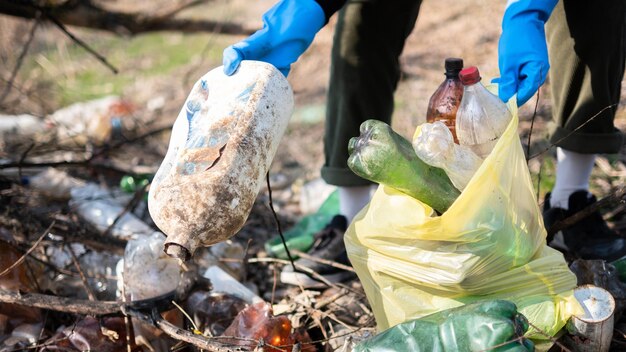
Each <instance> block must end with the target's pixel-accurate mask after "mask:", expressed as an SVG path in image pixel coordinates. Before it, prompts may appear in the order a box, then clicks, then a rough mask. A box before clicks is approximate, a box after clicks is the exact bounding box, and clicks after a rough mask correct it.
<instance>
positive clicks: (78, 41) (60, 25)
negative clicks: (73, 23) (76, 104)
mask: <svg viewBox="0 0 626 352" xmlns="http://www.w3.org/2000/svg"><path fill="white" fill-rule="evenodd" d="M44 15H45V16H46V18H48V19H49V20H50V22H52V23H54V25H55V26H57V27H58V28H59V29H60V30H61V31H62V32H63V33H65V35H67V36H68V37H70V39H72V40H73V41H74V42H75V43H76V44H78V45H79V46H81V47H82V48H83V49H85V50H87V52H89V53H90V54H91V55H93V56H94V57H95V58H96V59H97V60H98V61H100V62H101V63H102V64H103V65H104V66H106V67H107V68H108V69H109V70H111V72H113V73H114V74H118V73H119V70H118V69H117V68H116V67H115V66H113V65H111V63H109V61H107V59H106V58H105V57H104V56H102V55H100V54H98V52H97V51H95V50H94V49H92V48H91V47H90V46H89V45H87V43H85V42H84V41H82V40H81V39H80V38H78V37H76V36H75V35H74V34H72V32H70V31H69V30H68V29H67V28H66V27H65V25H64V24H63V23H61V21H59V20H58V19H57V18H56V17H54V16H52V15H51V14H50V13H48V12H44Z"/></svg>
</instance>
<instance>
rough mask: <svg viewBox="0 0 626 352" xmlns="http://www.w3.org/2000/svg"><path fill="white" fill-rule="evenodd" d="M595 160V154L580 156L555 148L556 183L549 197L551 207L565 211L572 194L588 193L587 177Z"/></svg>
mask: <svg viewBox="0 0 626 352" xmlns="http://www.w3.org/2000/svg"><path fill="white" fill-rule="evenodd" d="M595 160H596V155H595V154H580V153H576V152H572V151H570V150H565V149H562V148H560V147H557V148H556V182H555V184H554V189H553V190H552V195H551V196H550V206H551V207H553V208H563V209H566V210H567V209H568V208H569V196H570V195H571V194H572V193H574V192H576V191H580V190H586V191H589V177H590V176H591V170H593V164H594V162H595Z"/></svg>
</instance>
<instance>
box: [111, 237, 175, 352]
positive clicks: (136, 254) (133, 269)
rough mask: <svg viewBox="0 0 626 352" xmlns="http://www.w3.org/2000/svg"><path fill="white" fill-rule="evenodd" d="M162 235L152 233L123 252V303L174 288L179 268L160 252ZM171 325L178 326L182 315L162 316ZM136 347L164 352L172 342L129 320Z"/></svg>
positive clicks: (127, 246)
mask: <svg viewBox="0 0 626 352" xmlns="http://www.w3.org/2000/svg"><path fill="white" fill-rule="evenodd" d="M164 242H165V236H164V235H163V234H162V233H160V232H154V233H153V234H152V235H150V236H139V237H137V238H134V239H132V240H130V241H128V244H126V250H125V251H124V262H123V264H122V266H123V276H122V277H123V279H122V281H123V287H124V293H125V300H126V301H127V302H128V301H137V300H143V299H148V298H154V297H158V296H160V295H164V294H167V293H169V292H171V291H173V290H175V289H176V288H177V287H178V284H179V281H180V278H181V267H180V265H179V264H178V262H177V260H176V259H174V258H170V257H168V256H167V255H166V254H165V253H164V252H163V243H164ZM163 317H164V318H165V319H166V320H168V321H170V322H171V323H173V324H175V325H177V326H182V315H181V313H180V312H179V311H178V310H177V309H172V310H169V311H167V312H164V313H163ZM132 322H133V327H134V331H135V338H136V341H137V344H139V345H141V346H146V348H148V349H149V350H152V349H153V348H154V349H156V350H158V351H167V350H169V349H168V348H169V347H171V345H172V343H171V342H172V341H170V340H169V339H166V338H164V336H162V335H163V333H162V331H160V330H158V329H156V328H154V327H152V326H150V325H149V324H146V323H144V322H142V321H139V320H137V319H132Z"/></svg>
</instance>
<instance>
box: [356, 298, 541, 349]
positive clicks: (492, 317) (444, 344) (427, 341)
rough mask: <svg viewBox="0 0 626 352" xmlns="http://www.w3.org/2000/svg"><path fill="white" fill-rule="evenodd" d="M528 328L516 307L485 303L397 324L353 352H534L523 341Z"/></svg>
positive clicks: (531, 344) (505, 302)
mask: <svg viewBox="0 0 626 352" xmlns="http://www.w3.org/2000/svg"><path fill="white" fill-rule="evenodd" d="M527 329H528V322H527V321H526V318H524V316H523V315H521V314H519V313H517V308H516V307H515V304H513V303H511V302H509V301H502V300H493V301H483V302H476V303H472V304H468V305H465V306H462V307H458V308H452V309H447V310H444V311H441V312H439V313H435V314H432V315H428V316H425V317H423V318H421V319H416V320H411V321H407V322H404V323H401V324H398V325H396V326H394V327H392V328H389V329H387V330H385V331H383V332H382V333H380V334H378V335H376V336H374V337H373V338H371V339H369V340H366V341H363V342H361V343H360V344H358V345H356V346H355V348H354V351H355V352H370V351H444V352H451V351H455V352H456V351H495V352H505V351H506V352H529V351H534V345H533V343H532V341H530V340H528V339H524V338H522V336H524V333H525V332H526V330H527ZM507 342H508V343H507ZM496 346H497V347H496Z"/></svg>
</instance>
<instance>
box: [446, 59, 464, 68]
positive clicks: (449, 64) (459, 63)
mask: <svg viewBox="0 0 626 352" xmlns="http://www.w3.org/2000/svg"><path fill="white" fill-rule="evenodd" d="M445 67H446V71H460V70H462V69H463V59H459V58H456V57H449V58H446V63H445Z"/></svg>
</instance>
